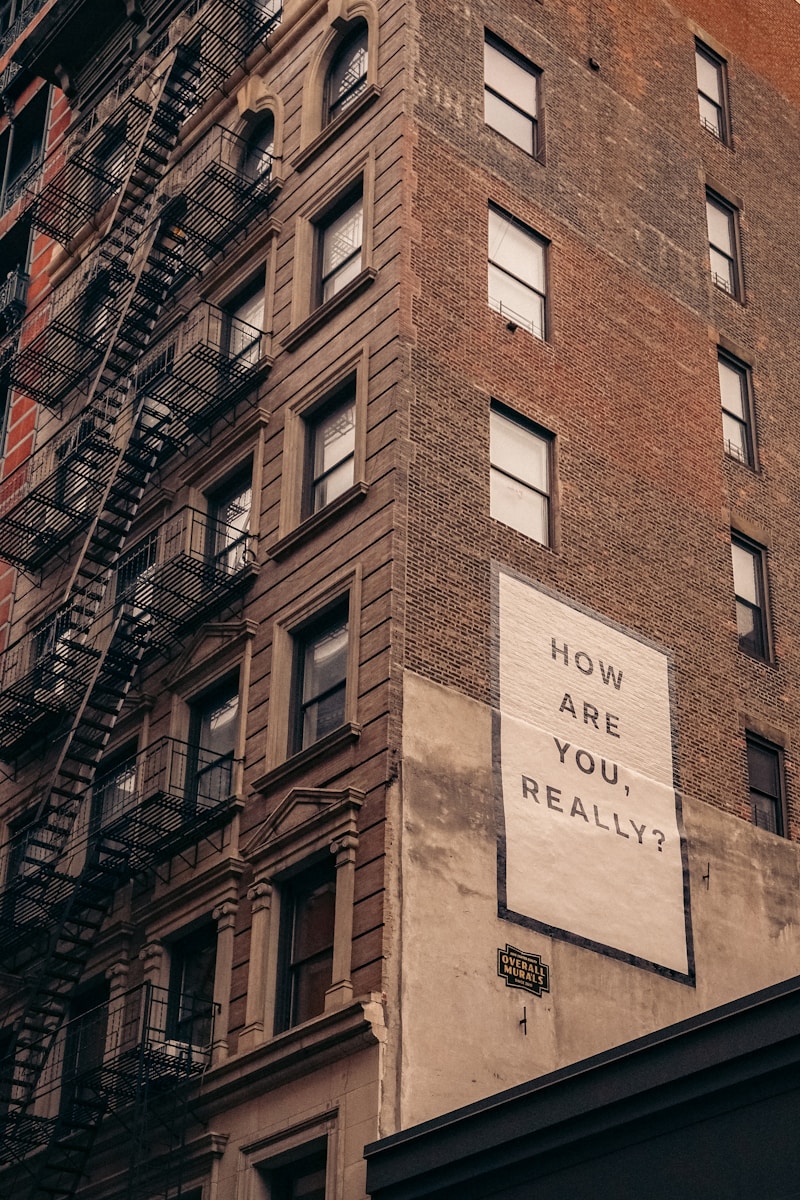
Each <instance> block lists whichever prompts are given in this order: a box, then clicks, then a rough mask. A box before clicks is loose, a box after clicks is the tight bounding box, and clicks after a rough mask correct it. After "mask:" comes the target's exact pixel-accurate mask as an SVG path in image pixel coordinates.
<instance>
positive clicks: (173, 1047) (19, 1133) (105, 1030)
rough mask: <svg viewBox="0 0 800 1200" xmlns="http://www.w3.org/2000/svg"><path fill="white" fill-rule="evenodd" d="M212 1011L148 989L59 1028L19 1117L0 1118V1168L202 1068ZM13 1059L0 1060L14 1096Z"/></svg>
mask: <svg viewBox="0 0 800 1200" xmlns="http://www.w3.org/2000/svg"><path fill="white" fill-rule="evenodd" d="M218 1012H219V1005H218V1004H215V1003H214V1002H213V1001H212V1000H211V999H210V998H208V997H204V996H198V995H195V994H193V993H186V992H179V991H177V990H174V989H168V988H163V987H157V986H155V985H153V984H151V983H149V982H147V983H143V984H140V985H139V986H137V987H134V988H131V989H129V990H128V991H126V992H123V993H122V994H121V995H119V996H116V997H114V998H113V999H111V1000H109V1001H107V1002H106V1003H105V1004H101V1005H99V1006H98V1007H97V1008H93V1009H91V1010H90V1011H89V1012H87V1013H83V1014H81V1015H80V1016H78V1017H75V1018H74V1019H73V1020H72V1021H68V1022H66V1024H65V1025H63V1026H62V1028H61V1032H60V1035H59V1036H58V1037H57V1038H55V1039H54V1040H53V1041H52V1045H51V1047H50V1050H49V1053H48V1055H47V1058H46V1060H45V1065H44V1068H43V1070H42V1072H41V1075H40V1078H39V1080H38V1083H37V1086H36V1089H35V1092H34V1094H33V1097H32V1100H31V1103H30V1104H29V1105H28V1109H27V1111H26V1112H25V1113H16V1112H13V1111H12V1112H10V1113H9V1115H8V1116H7V1117H6V1118H5V1120H4V1119H3V1118H0V1131H2V1136H0V1162H13V1161H20V1160H22V1159H23V1158H25V1156H26V1155H28V1154H30V1153H31V1152H32V1151H34V1150H36V1149H37V1148H38V1147H40V1146H42V1145H44V1144H45V1143H46V1142H48V1141H49V1139H50V1138H51V1137H52V1136H53V1134H54V1132H55V1130H56V1126H57V1123H58V1122H59V1120H60V1122H61V1124H62V1125H63V1124H64V1123H67V1124H71V1123H74V1122H75V1121H76V1120H77V1121H79V1122H80V1121H81V1118H82V1117H84V1118H88V1119H89V1120H92V1119H95V1114H97V1113H101V1114H103V1113H109V1112H110V1113H113V1112H115V1111H117V1110H120V1109H124V1108H125V1107H126V1106H127V1105H129V1104H132V1103H134V1102H137V1101H141V1100H142V1099H143V1097H144V1095H145V1094H146V1093H148V1092H151V1093H154V1094H156V1095H163V1094H166V1093H169V1092H171V1091H172V1090H174V1089H175V1088H176V1087H178V1086H180V1085H181V1084H182V1083H183V1082H184V1081H186V1080H188V1079H190V1078H191V1077H192V1076H194V1075H198V1074H199V1073H200V1072H201V1071H203V1070H205V1068H206V1067H207V1066H208V1065H209V1063H210V1060H211V1046H212V1043H213V1039H214V1022H215V1018H216V1015H217V1013H218ZM15 1067H16V1069H17V1070H18V1069H19V1067H17V1066H16V1063H15V1060H14V1057H13V1055H12V1056H9V1057H8V1058H6V1059H4V1060H2V1061H0V1087H2V1088H4V1090H5V1091H6V1093H7V1094H10V1095H12V1096H13V1093H14V1082H15V1080H14V1075H15Z"/></svg>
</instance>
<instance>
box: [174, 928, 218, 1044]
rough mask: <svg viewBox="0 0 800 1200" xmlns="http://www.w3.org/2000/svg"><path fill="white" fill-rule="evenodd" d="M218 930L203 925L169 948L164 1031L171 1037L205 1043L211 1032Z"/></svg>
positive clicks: (207, 1041) (188, 1041)
mask: <svg viewBox="0 0 800 1200" xmlns="http://www.w3.org/2000/svg"><path fill="white" fill-rule="evenodd" d="M216 964H217V930H216V926H215V925H213V924H208V925H203V926H201V928H200V929H197V930H195V932H194V933H190V934H187V935H186V937H183V938H180V939H179V940H178V941H176V942H173V944H172V948H171V952H170V976H169V1000H168V1009H167V1035H168V1037H170V1038H171V1039H172V1040H173V1041H176V1042H185V1043H187V1044H189V1045H192V1046H198V1047H204V1046H208V1045H209V1043H210V1041H211V1033H212V1027H213V1022H212V1010H213V1000H214V972H215V970H216Z"/></svg>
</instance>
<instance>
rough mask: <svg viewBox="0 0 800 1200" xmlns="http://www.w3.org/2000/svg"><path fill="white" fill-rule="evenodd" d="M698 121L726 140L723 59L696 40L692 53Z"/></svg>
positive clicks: (715, 135) (716, 135)
mask: <svg viewBox="0 0 800 1200" xmlns="http://www.w3.org/2000/svg"><path fill="white" fill-rule="evenodd" d="M694 62H695V70H696V72H697V103H698V105H699V107H700V123H701V125H703V126H704V128H706V129H707V130H708V131H709V132H710V133H713V134H714V137H718V138H719V139H720V141H723V142H725V141H727V140H728V128H727V120H726V115H727V114H726V104H725V84H726V78H725V60H724V59H722V58H720V57H719V56H718V55H716V54H715V53H714V51H713V50H709V48H708V46H703V45H702V44H701V43H700V42H698V43H697V44H696V46H695V53H694Z"/></svg>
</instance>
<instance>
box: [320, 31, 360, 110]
mask: <svg viewBox="0 0 800 1200" xmlns="http://www.w3.org/2000/svg"><path fill="white" fill-rule="evenodd" d="M367 41H368V29H367V24H366V21H358V22H357V23H356V25H355V28H354V30H353V32H352V33H351V35H350V36H349V37H348V38H347V39H346V40H345V41H344V42H343V43H342V45H341V46H340V47H339V49H338V50H337V51H336V54H335V55H334V58H333V61H332V62H331V65H330V68H329V70H328V77H327V81H326V96H325V99H326V105H325V107H326V114H327V122H328V123H330V122H331V121H333V120H335V118H336V117H338V116H339V113H342V112H344V111H345V109H346V108H349V107H350V105H351V104H352V103H353V101H354V100H355V99H356V97H357V96H360V95H361V93H362V92H363V90H364V88H365V87H366V86H367Z"/></svg>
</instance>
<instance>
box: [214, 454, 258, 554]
mask: <svg viewBox="0 0 800 1200" xmlns="http://www.w3.org/2000/svg"><path fill="white" fill-rule="evenodd" d="M252 505H253V485H252V475H251V472H250V470H249V469H248V470H247V471H246V472H245V473H244V474H241V475H237V476H236V478H235V479H233V480H231V482H230V483H228V484H226V485H225V486H224V487H222V488H220V489H219V490H218V491H216V492H214V493H212V495H211V496H210V497H209V504H208V517H209V521H208V540H209V545H208V553H209V555H210V557H211V559H212V561H213V564H214V569H215V570H217V571H224V572H225V574H226V575H233V574H234V573H235V572H236V571H240V570H241V569H242V567H243V566H244V565H245V564H246V563H247V561H248V549H249V541H250V511H251V509H252Z"/></svg>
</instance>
